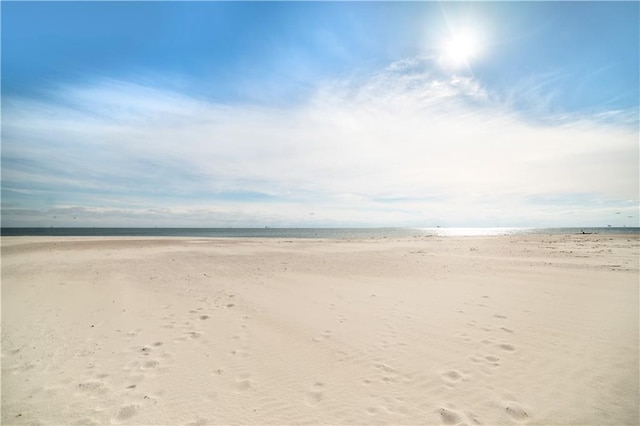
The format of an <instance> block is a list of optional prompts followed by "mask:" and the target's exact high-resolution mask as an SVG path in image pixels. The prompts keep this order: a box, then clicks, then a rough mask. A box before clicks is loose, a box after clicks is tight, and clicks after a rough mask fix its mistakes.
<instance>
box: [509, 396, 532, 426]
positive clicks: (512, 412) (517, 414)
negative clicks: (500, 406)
mask: <svg viewBox="0 0 640 426" xmlns="http://www.w3.org/2000/svg"><path fill="white" fill-rule="evenodd" d="M504 410H505V411H506V412H507V414H508V415H509V417H511V418H512V419H513V420H515V421H517V422H520V423H522V422H526V421H527V419H528V418H529V414H528V413H527V411H526V410H525V408H524V407H522V405H520V404H518V403H517V402H514V401H509V402H507V403H506V404H505V408H504Z"/></svg>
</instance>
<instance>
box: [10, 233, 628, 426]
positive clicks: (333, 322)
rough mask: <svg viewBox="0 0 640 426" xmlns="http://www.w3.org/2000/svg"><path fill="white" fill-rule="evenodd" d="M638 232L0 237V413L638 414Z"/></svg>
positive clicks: (489, 420) (93, 420)
mask: <svg viewBox="0 0 640 426" xmlns="http://www.w3.org/2000/svg"><path fill="white" fill-rule="evenodd" d="M639 243H640V239H639V237H638V236H629V235H618V236H614V235H611V236H608V235H523V236H497V237H422V238H406V239H404V238H403V239H389V238H380V239H367V240H364V239H362V240H338V239H336V240H321V239H290V240H287V239H257V238H256V239H204V238H203V239H198V238H133V237H128V238H106V237H102V238H92V237H91V238H90V237H84V238H51V237H4V238H2V424H7V425H11V424H15V425H22V424H77V425H80V424H82V425H91V424H95V425H98V424H138V425H143V424H144V425H151V424H166V425H177V424H180V425H206V424H426V425H431V424H434V425H435V424H458V425H461V424H466V425H474V424H489V425H491V424H546V425H551V424H592V425H604V424H611V425H614V424H615V425H620V424H638V423H639V421H640V418H639V414H638V401H639V400H640V392H639V384H638V381H639V377H640V374H639V341H638V339H639V327H638V324H639V320H638V318H639V289H638V279H639V277H640V267H639V259H640V257H639V256H640V253H639V251H640V244H639Z"/></svg>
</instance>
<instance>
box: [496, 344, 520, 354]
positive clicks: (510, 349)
mask: <svg viewBox="0 0 640 426" xmlns="http://www.w3.org/2000/svg"><path fill="white" fill-rule="evenodd" d="M498 347H499V348H500V349H502V350H503V351H507V352H513V351H515V350H516V348H515V347H514V346H513V345H510V344H508V343H500V344H499V345H498Z"/></svg>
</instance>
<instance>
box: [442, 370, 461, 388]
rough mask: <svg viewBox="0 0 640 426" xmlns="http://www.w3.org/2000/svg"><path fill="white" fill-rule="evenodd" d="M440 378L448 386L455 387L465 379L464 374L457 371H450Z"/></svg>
mask: <svg viewBox="0 0 640 426" xmlns="http://www.w3.org/2000/svg"><path fill="white" fill-rule="evenodd" d="M440 377H441V378H442V381H443V382H445V384H447V385H453V384H455V383H458V382H459V381H460V380H462V379H463V376H462V374H461V373H460V372H459V371H456V370H449V371H447V372H445V373H443V374H442V375H441V376H440Z"/></svg>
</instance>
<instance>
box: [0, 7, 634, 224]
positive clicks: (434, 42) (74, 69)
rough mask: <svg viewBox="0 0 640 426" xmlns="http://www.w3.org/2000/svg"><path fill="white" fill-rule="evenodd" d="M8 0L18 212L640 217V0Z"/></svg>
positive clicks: (223, 219)
mask: <svg viewBox="0 0 640 426" xmlns="http://www.w3.org/2000/svg"><path fill="white" fill-rule="evenodd" d="M1 7H2V225H3V226H203V227H207V226H212V227H213V226H265V225H269V226H435V225H443V226H447V225H449V226H590V225H593V226H606V225H607V224H612V225H614V226H615V225H617V226H623V225H626V226H638V216H639V212H638V203H639V195H638V192H639V189H638V185H639V184H638V182H639V176H638V173H639V171H638V170H639V154H638V123H639V121H638V111H639V107H638V103H639V102H638V100H639V99H638V97H639V92H640V85H639V76H638V74H639V70H638V64H639V63H640V58H639V53H638V52H639V51H640V48H639V45H638V40H639V36H640V32H639V12H640V10H639V4H638V3H637V2H618V3H615V2H584V3H582V2H580V3H578V2H531V3H529V2H493V3H484V2H473V3H462V2H441V3H437V2H407V3H401V2H393V3H392V2H375V3H369V2H350V3H348V2H314V3H308V2H297V3H290V2H259V3H253V2H137V3H134V2H104V3H102V2H3V3H2V5H1ZM464 37H466V38H464ZM463 38H464V40H467V41H466V42H465V43H467V44H466V45H465V46H467V45H468V46H470V47H465V49H466V50H465V51H464V52H463V53H461V51H460V49H459V48H458V50H457V51H454V50H453V49H454V48H452V47H451V46H454V45H456V44H455V41H456V40H458V41H459V40H461V39H463ZM459 45H460V43H458V44H457V45H456V46H459ZM454 58H455V60H454ZM618 212H620V214H617V213H618Z"/></svg>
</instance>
